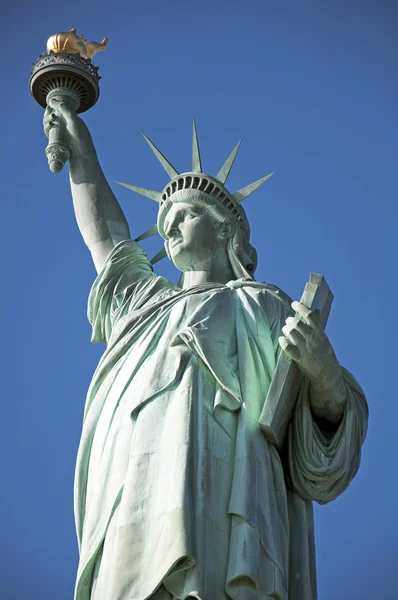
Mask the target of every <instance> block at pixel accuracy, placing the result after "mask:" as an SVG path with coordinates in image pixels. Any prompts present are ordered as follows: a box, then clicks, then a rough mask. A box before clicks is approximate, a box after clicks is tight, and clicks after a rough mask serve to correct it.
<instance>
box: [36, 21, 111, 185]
mask: <svg viewBox="0 0 398 600" xmlns="http://www.w3.org/2000/svg"><path fill="white" fill-rule="evenodd" d="M107 43H108V39H107V38H104V39H103V40H102V42H86V40H85V38H84V36H83V35H77V34H76V29H71V30H70V31H66V32H61V33H56V34H54V35H52V36H51V37H50V38H49V39H48V41H47V52H46V53H44V54H41V55H40V56H39V58H38V59H37V61H36V62H34V63H33V70H32V72H31V77H30V80H29V89H30V93H31V94H32V96H33V98H34V99H35V100H36V102H38V103H39V104H40V106H42V107H43V108H46V107H47V106H51V105H50V101H51V100H52V99H53V98H56V99H57V100H59V101H62V102H65V103H66V104H68V106H69V107H70V108H71V109H72V110H74V111H76V113H83V112H85V111H86V110H88V109H89V108H91V107H92V106H94V104H95V103H96V102H97V100H98V96H99V80H100V79H101V77H100V76H99V75H98V67H96V66H95V65H94V63H93V62H92V60H91V59H92V57H93V56H94V54H96V52H98V51H99V50H104V48H105V47H106V45H107ZM45 153H46V156H47V159H48V165H49V167H50V170H51V171H52V172H53V173H59V172H60V171H62V169H63V166H64V164H65V163H66V161H68V160H69V158H70V150H69V142H68V135H67V131H66V126H65V123H64V122H63V121H62V120H59V122H58V123H56V124H54V125H53V127H51V129H50V131H49V136H48V145H47V148H46V151H45Z"/></svg>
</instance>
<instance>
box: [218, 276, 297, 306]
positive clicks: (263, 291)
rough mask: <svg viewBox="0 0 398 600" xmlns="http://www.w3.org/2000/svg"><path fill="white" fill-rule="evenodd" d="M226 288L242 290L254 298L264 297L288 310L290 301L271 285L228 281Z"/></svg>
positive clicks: (250, 281) (249, 281)
mask: <svg viewBox="0 0 398 600" xmlns="http://www.w3.org/2000/svg"><path fill="white" fill-rule="evenodd" d="M227 286H228V287H230V288H235V289H242V290H244V291H245V293H247V294H248V295H250V296H252V297H254V298H256V297H259V296H260V297H265V299H267V300H271V301H272V300H273V299H275V300H276V301H279V302H281V303H282V304H283V305H285V306H286V308H288V309H289V310H291V308H290V305H291V303H292V299H291V298H290V296H288V295H287V294H286V293H285V292H284V291H283V290H281V289H280V288H279V287H277V286H276V285H273V284H272V283H267V282H265V281H254V280H253V279H246V278H242V279H237V280H236V281H230V282H229V283H227Z"/></svg>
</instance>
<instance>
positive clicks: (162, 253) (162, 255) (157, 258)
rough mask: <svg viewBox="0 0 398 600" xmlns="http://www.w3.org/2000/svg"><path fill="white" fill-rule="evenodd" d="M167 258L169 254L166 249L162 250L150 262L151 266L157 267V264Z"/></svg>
mask: <svg viewBox="0 0 398 600" xmlns="http://www.w3.org/2000/svg"><path fill="white" fill-rule="evenodd" d="M166 256H167V252H166V250H165V249H164V248H162V249H161V250H160V251H159V252H158V253H157V254H156V255H155V256H154V257H153V258H151V260H150V261H149V262H150V263H151V265H156V263H157V262H159V261H160V260H162V259H163V258H166Z"/></svg>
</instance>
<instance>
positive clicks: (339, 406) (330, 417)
mask: <svg viewBox="0 0 398 600" xmlns="http://www.w3.org/2000/svg"><path fill="white" fill-rule="evenodd" d="M346 395H347V391H346V384H345V382H344V379H343V377H341V379H340V380H339V382H338V383H337V384H336V385H335V386H333V389H325V388H322V387H320V386H316V384H314V383H311V386H310V404H311V409H312V412H313V414H314V416H315V417H316V418H317V419H320V420H325V421H329V423H333V424H336V423H338V422H339V421H340V420H341V418H342V416H343V414H344V409H345V405H346Z"/></svg>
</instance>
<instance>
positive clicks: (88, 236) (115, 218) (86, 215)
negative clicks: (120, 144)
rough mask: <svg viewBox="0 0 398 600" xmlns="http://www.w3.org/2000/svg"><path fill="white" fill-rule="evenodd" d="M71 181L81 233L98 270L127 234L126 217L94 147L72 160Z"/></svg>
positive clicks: (127, 237) (128, 234)
mask: <svg viewBox="0 0 398 600" xmlns="http://www.w3.org/2000/svg"><path fill="white" fill-rule="evenodd" d="M70 183H71V190H72V197H73V204H74V209H75V214H76V219H77V223H78V226H79V229H80V232H81V234H82V236H83V239H84V241H85V243H86V245H87V246H88V248H89V249H90V251H91V253H92V256H93V260H94V264H95V266H96V268H97V271H100V270H101V269H102V267H103V264H104V262H105V260H106V258H107V256H108V255H109V252H110V251H111V250H112V248H113V247H114V245H115V244H116V243H117V242H119V241H120V240H123V239H129V237H130V232H129V227H128V224H127V221H126V218H125V216H124V214H123V211H122V209H121V207H120V205H119V203H118V201H117V199H116V197H115V195H114V194H113V192H112V190H111V188H110V186H109V184H108V182H107V180H106V178H105V176H104V174H103V172H102V169H101V166H100V164H99V162H98V158H97V155H96V153H95V150H91V151H90V152H86V153H84V154H82V155H80V156H78V157H77V158H72V159H71V161H70Z"/></svg>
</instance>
